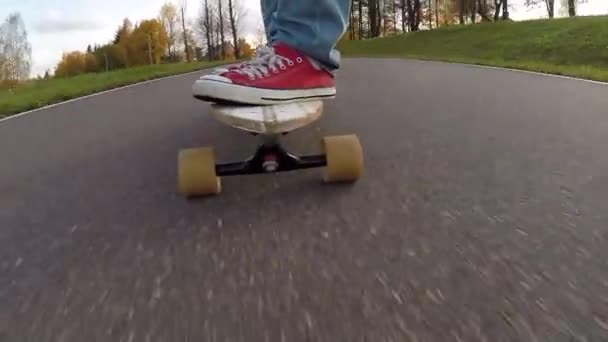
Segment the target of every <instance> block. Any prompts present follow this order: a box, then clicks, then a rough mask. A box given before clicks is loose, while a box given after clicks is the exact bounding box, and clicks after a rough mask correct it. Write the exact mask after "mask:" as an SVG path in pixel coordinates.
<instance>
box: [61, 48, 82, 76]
mask: <svg viewBox="0 0 608 342" xmlns="http://www.w3.org/2000/svg"><path fill="white" fill-rule="evenodd" d="M85 70H86V64H85V55H84V54H83V53H82V52H80V51H72V52H68V53H64V54H63V55H62V56H61V60H60V61H59V63H58V64H57V68H56V69H55V77H71V76H76V75H79V74H82V73H84V72H85Z"/></svg>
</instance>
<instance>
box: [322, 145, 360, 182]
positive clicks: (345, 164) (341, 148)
mask: <svg viewBox="0 0 608 342" xmlns="http://www.w3.org/2000/svg"><path fill="white" fill-rule="evenodd" d="M323 148H324V151H325V158H326V160H327V166H326V169H325V174H324V177H323V179H324V181H326V182H354V181H356V180H357V179H359V178H360V177H361V175H362V174H363V149H362V148H361V143H360V142H359V138H357V136H356V135H354V134H351V135H339V136H328V137H324V138H323Z"/></svg>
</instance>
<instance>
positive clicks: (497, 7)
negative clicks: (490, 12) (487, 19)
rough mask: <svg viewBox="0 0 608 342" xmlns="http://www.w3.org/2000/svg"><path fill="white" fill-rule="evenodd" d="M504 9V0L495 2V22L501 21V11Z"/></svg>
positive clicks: (495, 0)
mask: <svg viewBox="0 0 608 342" xmlns="http://www.w3.org/2000/svg"><path fill="white" fill-rule="evenodd" d="M501 8H502V0H494V9H495V10H494V21H498V19H500V11H501Z"/></svg>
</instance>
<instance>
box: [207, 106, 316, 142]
mask: <svg viewBox="0 0 608 342" xmlns="http://www.w3.org/2000/svg"><path fill="white" fill-rule="evenodd" d="M211 113H212V115H213V117H214V118H215V119H217V120H218V121H220V122H222V123H224V124H227V125H230V126H233V127H235V128H238V129H242V130H245V131H249V132H252V133H257V134H264V135H276V134H282V133H287V132H290V131H293V130H295V129H298V128H300V127H303V126H306V125H308V124H310V123H312V122H314V121H315V120H317V119H318V118H319V117H320V116H321V114H322V113H323V102H322V101H318V100H316V101H306V102H295V103H287V104H277V105H264V106H254V105H233V104H213V105H212V106H211Z"/></svg>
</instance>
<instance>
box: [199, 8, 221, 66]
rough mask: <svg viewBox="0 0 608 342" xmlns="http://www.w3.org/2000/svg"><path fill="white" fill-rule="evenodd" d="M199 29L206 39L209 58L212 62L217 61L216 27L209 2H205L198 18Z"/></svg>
mask: <svg viewBox="0 0 608 342" xmlns="http://www.w3.org/2000/svg"><path fill="white" fill-rule="evenodd" d="M196 21H197V29H198V32H199V34H200V35H201V36H202V37H204V41H205V45H206V48H207V58H208V59H209V60H210V61H212V60H214V59H215V48H214V47H215V46H216V44H215V40H214V36H215V34H214V32H213V31H214V25H213V21H214V20H213V10H212V8H211V6H210V5H209V0H204V2H203V7H201V11H200V13H199V16H198V18H197V20H196Z"/></svg>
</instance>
